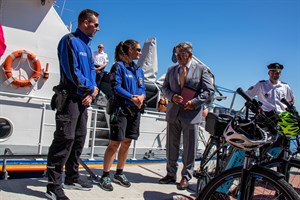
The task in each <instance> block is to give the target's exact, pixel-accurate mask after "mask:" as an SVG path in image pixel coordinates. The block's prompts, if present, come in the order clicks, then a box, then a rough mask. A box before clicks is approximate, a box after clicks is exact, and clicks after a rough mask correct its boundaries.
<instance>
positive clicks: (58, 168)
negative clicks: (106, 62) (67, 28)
mask: <svg viewBox="0 0 300 200" xmlns="http://www.w3.org/2000/svg"><path fill="white" fill-rule="evenodd" d="M98 15H99V14H98V13H97V12H95V11H93V10H90V9H85V10H83V11H81V12H80V14H79V16H78V28H77V29H76V31H75V32H74V33H70V34H67V35H65V36H64V37H63V38H62V39H61V40H60V42H59V45H58V49H57V50H58V58H59V63H60V83H59V86H58V87H56V95H57V97H56V98H54V102H55V103H54V106H55V107H56V109H57V112H56V131H55V132H54V139H53V141H52V144H51V146H50V148H49V152H48V158H47V176H48V185H47V192H46V196H47V197H48V198H50V199H60V200H62V199H63V200H68V199H69V198H68V197H67V196H66V195H65V194H64V191H63V189H62V173H63V167H64V166H65V175H66V177H65V182H64V188H67V189H80V190H90V189H91V188H92V187H93V185H92V183H91V182H89V181H87V180H83V179H82V178H80V176H79V172H78V166H79V162H78V160H79V158H80V155H81V152H82V149H83V146H84V143H85V138H86V134H87V116H88V115H87V107H88V106H89V105H90V104H91V102H92V100H93V99H94V98H95V97H96V95H97V94H98V91H99V90H98V88H97V86H96V81H95V76H96V72H95V67H94V63H93V59H92V52H91V49H90V47H89V46H88V43H89V42H90V40H91V39H90V38H91V37H93V36H94V35H95V33H96V32H97V31H99V24H98ZM62 93H63V94H67V97H66V100H65V103H63V102H62V101H60V100H59V99H57V98H59V95H61V94H62ZM62 99H63V98H62ZM52 100H53V99H52ZM62 104H63V105H62Z"/></svg>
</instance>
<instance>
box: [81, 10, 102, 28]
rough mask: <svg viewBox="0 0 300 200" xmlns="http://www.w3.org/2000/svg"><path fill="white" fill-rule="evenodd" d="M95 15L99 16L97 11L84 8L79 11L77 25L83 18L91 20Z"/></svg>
mask: <svg viewBox="0 0 300 200" xmlns="http://www.w3.org/2000/svg"><path fill="white" fill-rule="evenodd" d="M93 15H95V16H96V17H98V16H99V13H97V12H96V11H93V10H91V9H84V10H82V11H81V12H80V13H79V16H78V25H79V24H81V23H82V22H84V20H88V21H92V16H93Z"/></svg>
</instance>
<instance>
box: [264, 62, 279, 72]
mask: <svg viewBox="0 0 300 200" xmlns="http://www.w3.org/2000/svg"><path fill="white" fill-rule="evenodd" d="M268 69H269V70H272V71H277V72H281V70H282V69H283V65H281V64H279V63H271V64H269V65H268Z"/></svg>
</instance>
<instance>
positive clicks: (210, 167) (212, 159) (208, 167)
mask: <svg viewBox="0 0 300 200" xmlns="http://www.w3.org/2000/svg"><path fill="white" fill-rule="evenodd" d="M222 145H223V144H221V142H220V138H216V137H215V136H210V138H209V141H208V144H207V145H206V148H205V150H204V152H203V155H202V158H201V161H200V167H199V170H196V171H195V172H194V177H196V178H197V184H196V195H198V193H199V191H200V190H201V189H202V188H203V187H204V186H205V185H206V183H207V182H209V180H210V179H212V178H213V177H214V176H215V175H216V173H218V172H219V169H220V166H218V165H220V160H218V159H221V158H218V157H220V156H219V155H220V149H219V148H220V146H222ZM221 148H222V147H221ZM218 149H219V150H218Z"/></svg>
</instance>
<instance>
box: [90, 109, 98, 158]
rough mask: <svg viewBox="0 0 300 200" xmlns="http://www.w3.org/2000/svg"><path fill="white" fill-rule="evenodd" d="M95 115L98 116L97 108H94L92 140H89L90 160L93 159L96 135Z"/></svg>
mask: <svg viewBox="0 0 300 200" xmlns="http://www.w3.org/2000/svg"><path fill="white" fill-rule="evenodd" d="M97 116H98V110H97V109H95V115H94V123H93V132H92V141H91V156H90V160H95V159H94V153H95V137H96V129H97Z"/></svg>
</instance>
